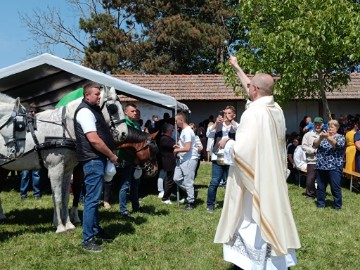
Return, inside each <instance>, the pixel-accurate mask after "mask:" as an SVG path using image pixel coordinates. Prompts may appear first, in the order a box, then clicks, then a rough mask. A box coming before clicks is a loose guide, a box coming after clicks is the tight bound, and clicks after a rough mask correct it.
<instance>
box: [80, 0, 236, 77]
mask: <svg viewBox="0 0 360 270" xmlns="http://www.w3.org/2000/svg"><path fill="white" fill-rule="evenodd" d="M101 2H102V7H103V12H98V13H93V14H91V18H90V19H81V20H80V28H81V29H82V30H84V31H85V32H86V33H88V34H90V36H91V41H90V44H89V46H88V48H86V52H85V64H86V65H87V66H89V67H92V68H94V69H98V70H102V71H106V72H112V73H115V72H141V73H151V74H159V73H166V74H170V73H171V74H191V73H195V74H197V73H214V72H216V71H217V65H218V64H219V63H220V62H222V61H223V59H224V51H225V47H224V40H225V39H228V38H229V36H232V31H231V30H228V29H229V28H226V27H225V25H224V24H223V18H224V20H225V21H226V22H228V21H230V19H231V17H232V16H233V15H234V12H233V11H232V10H233V7H234V6H235V5H236V3H237V1H233V0H228V1H221V0H202V1H195V0H191V1H171V2H169V1H164V0H152V1H148V0H139V1H115V0H112V1H111V0H110V1H109V0H107V1H105V0H103V1H101Z"/></svg>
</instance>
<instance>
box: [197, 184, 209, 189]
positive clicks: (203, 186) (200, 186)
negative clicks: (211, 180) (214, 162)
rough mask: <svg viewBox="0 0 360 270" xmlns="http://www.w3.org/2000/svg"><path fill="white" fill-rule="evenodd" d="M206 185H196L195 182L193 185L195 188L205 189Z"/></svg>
mask: <svg viewBox="0 0 360 270" xmlns="http://www.w3.org/2000/svg"><path fill="white" fill-rule="evenodd" d="M208 187H209V185H197V184H195V185H194V188H195V189H202V188H204V189H205V188H206V189H207V188H208Z"/></svg>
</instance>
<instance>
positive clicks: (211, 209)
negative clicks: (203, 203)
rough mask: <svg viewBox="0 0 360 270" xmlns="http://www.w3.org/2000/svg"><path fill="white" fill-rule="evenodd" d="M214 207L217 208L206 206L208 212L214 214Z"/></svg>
mask: <svg viewBox="0 0 360 270" xmlns="http://www.w3.org/2000/svg"><path fill="white" fill-rule="evenodd" d="M214 208H215V207H214V206H208V207H207V208H206V210H207V211H208V213H210V214H212V213H214V210H215V209H214Z"/></svg>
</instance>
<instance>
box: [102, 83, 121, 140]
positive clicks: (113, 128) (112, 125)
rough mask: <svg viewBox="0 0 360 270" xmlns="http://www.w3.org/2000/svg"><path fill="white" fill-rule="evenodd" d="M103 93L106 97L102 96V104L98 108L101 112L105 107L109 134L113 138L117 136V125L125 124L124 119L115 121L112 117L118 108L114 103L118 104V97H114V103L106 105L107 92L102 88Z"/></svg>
mask: <svg viewBox="0 0 360 270" xmlns="http://www.w3.org/2000/svg"><path fill="white" fill-rule="evenodd" d="M104 93H105V95H106V96H104V102H103V104H102V105H101V107H100V110H101V111H102V110H103V108H104V106H106V109H107V112H108V114H109V116H110V129H111V132H112V133H113V135H115V136H119V131H118V130H117V129H116V126H117V125H120V124H122V123H125V122H126V120H125V119H120V117H119V119H116V118H115V117H114V115H115V114H116V113H117V112H118V107H117V106H116V104H115V103H116V101H118V102H119V103H120V99H119V97H118V95H116V100H115V101H114V103H111V104H108V90H107V89H105V88H104Z"/></svg>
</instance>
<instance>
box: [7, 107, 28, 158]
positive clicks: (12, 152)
mask: <svg viewBox="0 0 360 270" xmlns="http://www.w3.org/2000/svg"><path fill="white" fill-rule="evenodd" d="M18 117H22V121H19V120H18ZM27 117H28V116H27V114H26V110H25V108H24V107H23V106H22V105H21V104H19V105H18V106H16V104H15V106H14V110H13V111H12V113H11V115H10V117H9V119H8V120H7V121H6V122H5V123H4V124H2V125H1V127H0V130H1V129H3V128H4V127H5V126H7V125H8V124H9V123H10V122H12V124H13V134H12V137H10V139H9V140H8V141H7V142H6V143H5V146H7V147H8V156H4V155H1V157H0V159H7V160H12V159H15V158H16V153H18V152H19V151H20V148H19V145H18V142H19V141H25V136H24V138H19V137H18V136H17V133H20V132H23V131H25V128H26V122H25V119H27ZM9 145H11V146H9Z"/></svg>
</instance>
